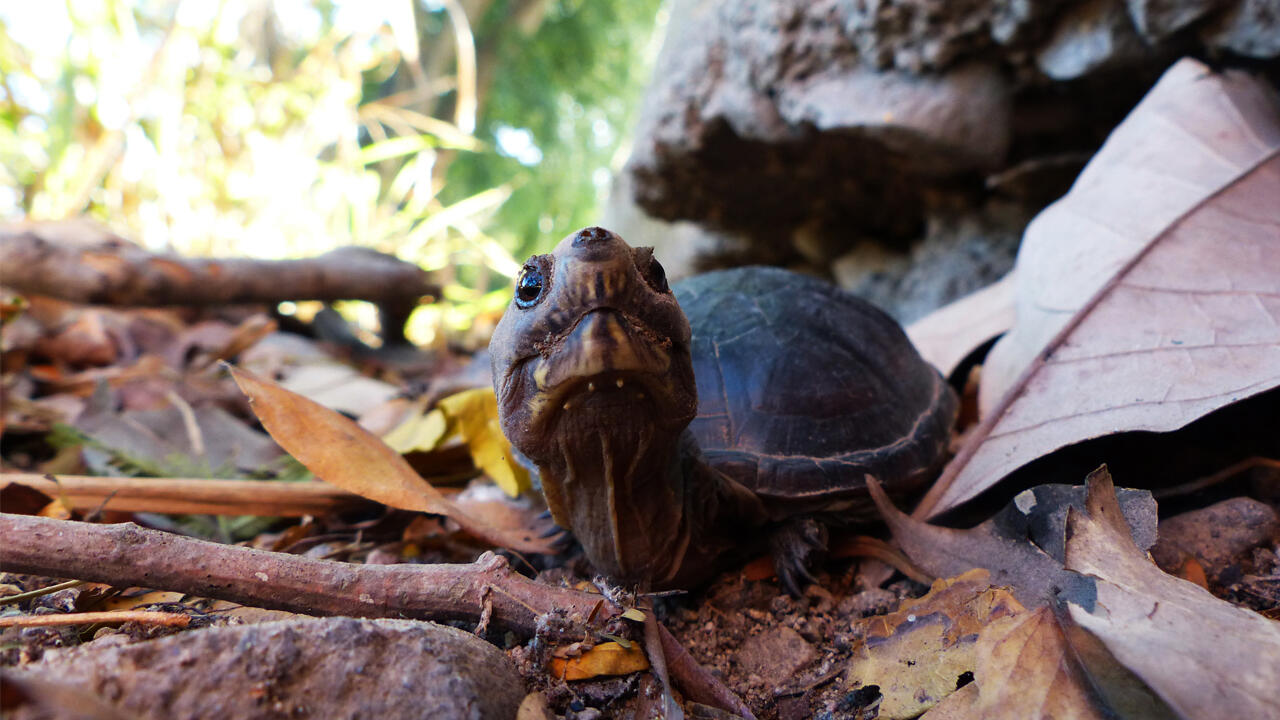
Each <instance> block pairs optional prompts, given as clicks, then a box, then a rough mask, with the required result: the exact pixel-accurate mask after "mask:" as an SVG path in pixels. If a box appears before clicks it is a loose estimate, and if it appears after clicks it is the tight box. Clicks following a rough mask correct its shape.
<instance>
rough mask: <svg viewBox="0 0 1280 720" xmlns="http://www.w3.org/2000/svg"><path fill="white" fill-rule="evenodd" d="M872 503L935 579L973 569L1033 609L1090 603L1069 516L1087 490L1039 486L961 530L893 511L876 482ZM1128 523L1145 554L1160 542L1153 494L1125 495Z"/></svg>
mask: <svg viewBox="0 0 1280 720" xmlns="http://www.w3.org/2000/svg"><path fill="white" fill-rule="evenodd" d="M867 489H868V490H869V491H870V492H871V499H872V501H873V502H875V504H876V507H877V509H879V511H880V516H881V517H882V518H884V521H885V524H887V525H888V526H889V530H890V532H892V533H893V541H894V544H895V545H897V546H898V547H899V548H901V550H902V551H903V552H904V553H906V555H907V557H909V558H911V561H912V562H913V563H915V564H916V566H917V567H919V568H920V569H921V570H923V571H924V572H926V573H929V574H930V575H931V576H933V577H951V576H954V575H959V574H961V573H963V572H967V571H969V570H971V569H973V568H983V569H985V570H987V571H988V572H990V573H991V581H992V582H993V583H995V584H997V585H1004V586H1008V587H1009V588H1010V590H1012V592H1013V594H1014V596H1015V597H1017V598H1018V601H1019V602H1021V603H1022V604H1023V605H1025V606H1027V607H1029V608H1037V607H1041V606H1044V605H1047V604H1049V603H1053V602H1057V601H1059V600H1060V599H1062V598H1075V599H1077V600H1079V601H1081V602H1088V601H1089V600H1090V599H1092V598H1093V596H1094V588H1093V580H1092V579H1091V578H1088V577H1083V576H1081V575H1079V574H1077V573H1073V572H1071V571H1069V570H1067V569H1065V568H1064V567H1063V543H1064V535H1065V528H1066V516H1067V512H1068V509H1069V508H1071V507H1076V508H1077V509H1078V508H1080V507H1083V506H1084V492H1083V488H1081V487H1078V486H1067V485H1039V486H1037V487H1034V488H1031V489H1029V490H1024V491H1023V492H1021V493H1019V495H1018V496H1017V497H1016V498H1014V499H1013V501H1012V502H1010V503H1009V504H1008V505H1007V506H1005V507H1004V508H1003V509H1002V510H1001V511H1000V512H998V513H996V514H995V515H994V516H992V517H991V518H989V519H988V520H986V521H985V522H983V523H982V524H980V525H978V526H976V527H972V528H967V529H963V530H961V529H957V528H949V527H942V526H940V525H930V524H929V523H926V522H924V521H922V520H918V519H916V518H912V517H911V516H909V515H907V514H905V513H903V512H902V511H900V510H898V509H897V508H895V507H894V506H893V503H892V502H890V501H889V498H888V497H887V496H886V495H885V494H884V490H883V489H882V488H881V487H880V484H879V483H878V482H876V481H875V480H874V479H870V480H868V482H867ZM1120 493H1121V501H1120V502H1121V504H1122V506H1123V509H1124V515H1125V519H1126V520H1127V521H1128V523H1129V525H1130V527H1131V528H1132V532H1133V535H1134V537H1135V539H1136V541H1137V542H1138V543H1139V545H1140V546H1141V547H1144V548H1146V547H1150V546H1151V545H1152V544H1153V543H1155V541H1156V503H1155V501H1154V500H1153V499H1152V497H1151V493H1149V492H1147V491H1145V490H1121V491H1120Z"/></svg>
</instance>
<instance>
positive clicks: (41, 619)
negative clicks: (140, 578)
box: [0, 610, 191, 628]
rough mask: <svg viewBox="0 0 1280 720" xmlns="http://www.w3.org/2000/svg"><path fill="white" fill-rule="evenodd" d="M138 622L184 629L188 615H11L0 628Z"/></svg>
mask: <svg viewBox="0 0 1280 720" xmlns="http://www.w3.org/2000/svg"><path fill="white" fill-rule="evenodd" d="M126 622H138V623H145V624H147V625H161V626H164V627H186V626H187V624H188V623H190V622H191V616H190V615H183V614H182V613H171V612H159V611H155V610H107V611H103V612H82V613H65V614H61V615H13V616H10V617H0V628H11V627H17V628H27V627H59V626H63V625H93V624H99V623H126Z"/></svg>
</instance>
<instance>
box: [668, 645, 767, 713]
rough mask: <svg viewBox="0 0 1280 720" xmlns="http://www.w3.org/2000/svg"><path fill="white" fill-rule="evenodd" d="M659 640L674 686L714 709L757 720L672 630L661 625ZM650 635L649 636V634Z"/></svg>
mask: <svg viewBox="0 0 1280 720" xmlns="http://www.w3.org/2000/svg"><path fill="white" fill-rule="evenodd" d="M657 625H658V637H659V639H660V641H661V642H662V653H663V655H664V656H665V657H666V661H667V668H668V669H669V670H670V671H671V678H672V680H674V681H675V684H676V685H678V686H679V687H680V690H681V691H682V692H683V693H684V695H685V697H687V698H688V699H690V700H692V701H694V702H697V703H702V704H703V705H710V706H712V707H718V708H722V709H724V710H728V711H729V712H732V713H736V714H738V715H739V716H741V717H742V718H744V720H756V716H755V714H753V713H752V712H751V708H749V707H747V704H746V703H744V702H742V698H740V697H738V696H737V695H736V694H735V693H734V692H733V691H732V690H730V689H729V688H727V687H725V684H724V683H722V682H720V680H719V679H718V678H716V676H715V675H712V674H711V673H709V672H707V669H706V668H704V667H702V666H701V665H699V664H698V661H697V660H694V659H693V656H692V655H690V654H689V651H688V650H685V649H684V646H683V645H681V644H680V641H679V640H676V638H675V636H674V635H672V634H671V631H670V630H668V629H667V628H666V626H665V625H663V624H662V623H658V624H657ZM646 635H647V633H646Z"/></svg>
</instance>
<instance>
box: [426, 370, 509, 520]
mask: <svg viewBox="0 0 1280 720" xmlns="http://www.w3.org/2000/svg"><path fill="white" fill-rule="evenodd" d="M436 408H437V409H438V410H440V411H441V412H443V413H444V416H445V418H446V419H447V420H448V423H449V434H451V435H452V434H455V433H456V434H457V435H458V436H459V437H461V438H462V440H463V442H465V443H466V444H467V447H468V448H469V449H470V450H471V458H472V460H473V461H474V462H475V464H476V467H478V468H480V469H481V470H482V471H483V472H484V473H485V474H486V475H488V476H489V477H490V478H492V479H493V481H494V482H495V483H497V484H498V487H500V488H502V489H503V490H504V491H506V493H507V494H508V495H511V496H512V497H514V496H516V495H519V494H520V493H521V492H523V491H525V490H528V489H529V488H530V487H531V486H532V483H531V482H530V480H529V471H528V470H526V469H525V468H524V466H522V465H521V464H520V463H518V462H516V459H515V455H514V454H513V453H512V450H511V445H510V443H508V442H507V438H506V436H504V435H503V434H502V426H501V425H500V424H499V423H498V399H497V398H496V397H495V396H494V394H493V390H492V389H491V388H476V389H473V390H463V391H462V392H460V393H456V394H453V395H450V396H449V397H447V398H443V399H442V400H440V402H439V403H438V404H437V406H436Z"/></svg>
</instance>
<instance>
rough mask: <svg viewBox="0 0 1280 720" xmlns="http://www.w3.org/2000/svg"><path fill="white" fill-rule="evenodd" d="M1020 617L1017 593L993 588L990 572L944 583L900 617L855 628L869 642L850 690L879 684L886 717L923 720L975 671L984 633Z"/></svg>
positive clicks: (853, 661)
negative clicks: (1001, 621) (1000, 622)
mask: <svg viewBox="0 0 1280 720" xmlns="http://www.w3.org/2000/svg"><path fill="white" fill-rule="evenodd" d="M1020 612H1023V607H1022V605H1020V604H1019V603H1018V601H1017V600H1016V599H1014V597H1013V596H1012V595H1010V594H1009V593H1008V592H1007V591H1006V590H1004V589H1001V588H993V587H991V581H990V576H989V575H988V573H987V572H986V571H985V570H973V571H970V572H968V573H965V574H963V575H961V576H959V577H956V578H953V579H950V580H938V581H937V582H935V583H934V584H933V587H932V588H931V589H930V590H929V593H928V594H927V595H925V596H924V597H922V598H919V599H917V600H907V601H905V602H903V604H902V607H901V608H899V609H898V610H897V611H896V612H892V613H889V614H888V615H880V616H874V617H868V618H863V619H862V620H859V621H858V622H857V623H856V624H855V630H858V629H860V630H862V632H863V635H864V640H863V642H862V643H860V644H859V645H858V646H857V647H855V648H854V650H853V655H852V657H851V658H850V662H849V667H848V670H847V671H846V673H847V674H846V678H847V682H848V689H851V690H854V689H857V688H860V687H866V686H868V685H877V686H879V687H880V693H881V695H882V696H883V698H882V700H881V703H880V715H879V717H881V718H885V719H886V720H887V719H890V718H913V717H916V716H918V715H919V714H920V713H922V712H924V711H925V710H927V709H929V708H930V707H932V706H933V705H935V704H937V703H938V702H939V701H941V700H942V699H943V698H944V697H946V696H947V695H948V694H950V693H952V692H954V691H955V690H956V689H957V687H958V686H959V685H960V679H961V677H962V676H963V675H964V674H965V673H967V672H972V671H973V668H974V659H975V656H974V648H975V641H976V640H977V639H978V637H979V636H980V634H981V633H982V632H983V628H985V627H987V626H988V625H989V624H990V623H992V622H994V621H995V620H997V619H999V618H1002V617H1007V616H1010V615H1014V614H1017V613H1020Z"/></svg>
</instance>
